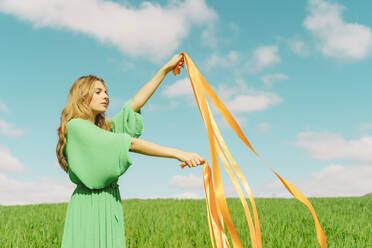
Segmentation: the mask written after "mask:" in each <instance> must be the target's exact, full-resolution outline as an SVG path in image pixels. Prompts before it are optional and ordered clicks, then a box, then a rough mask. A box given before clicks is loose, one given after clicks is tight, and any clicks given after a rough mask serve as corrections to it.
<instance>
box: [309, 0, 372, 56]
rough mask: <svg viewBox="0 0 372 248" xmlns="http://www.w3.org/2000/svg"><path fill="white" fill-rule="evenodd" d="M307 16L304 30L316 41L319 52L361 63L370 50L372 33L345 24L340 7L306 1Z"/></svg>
mask: <svg viewBox="0 0 372 248" xmlns="http://www.w3.org/2000/svg"><path fill="white" fill-rule="evenodd" d="M308 8H309V10H310V15H309V16H308V17H307V18H306V19H305V22H304V25H305V27H306V28H307V29H308V30H309V31H311V32H312V34H313V35H314V36H315V37H316V38H317V39H318V40H319V45H320V49H321V51H322V52H323V53H324V54H325V55H327V56H330V57H333V58H336V59H354V60H361V59H364V58H366V57H367V56H368V55H369V53H370V52H371V48H372V31H371V28H370V27H368V26H364V25H361V24H358V23H347V22H345V21H344V20H343V18H342V11H343V9H344V6H342V5H340V4H338V3H328V2H326V1H323V0H309V2H308Z"/></svg>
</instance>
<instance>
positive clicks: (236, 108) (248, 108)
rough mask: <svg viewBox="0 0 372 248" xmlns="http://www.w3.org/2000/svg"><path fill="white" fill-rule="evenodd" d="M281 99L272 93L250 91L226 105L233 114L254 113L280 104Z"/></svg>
mask: <svg viewBox="0 0 372 248" xmlns="http://www.w3.org/2000/svg"><path fill="white" fill-rule="evenodd" d="M282 101H283V99H282V98H280V97H279V96H278V95H277V94H275V93H273V92H264V91H252V93H251V94H247V95H238V96H235V97H234V98H233V99H231V100H230V101H228V102H227V103H226V107H227V108H228V109H229V110H230V111H233V112H236V113H237V112H254V111H262V110H265V109H268V108H269V106H271V105H275V104H278V103H280V102H282Z"/></svg>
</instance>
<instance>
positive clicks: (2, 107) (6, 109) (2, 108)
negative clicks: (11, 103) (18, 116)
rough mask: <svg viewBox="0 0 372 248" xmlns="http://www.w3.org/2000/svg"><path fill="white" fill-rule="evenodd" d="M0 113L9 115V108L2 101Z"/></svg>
mask: <svg viewBox="0 0 372 248" xmlns="http://www.w3.org/2000/svg"><path fill="white" fill-rule="evenodd" d="M0 112H4V113H9V112H10V111H9V108H8V106H6V104H5V103H3V102H1V101H0Z"/></svg>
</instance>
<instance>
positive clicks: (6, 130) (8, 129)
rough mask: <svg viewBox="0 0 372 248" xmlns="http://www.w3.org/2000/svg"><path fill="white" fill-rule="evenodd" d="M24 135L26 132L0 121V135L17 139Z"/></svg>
mask: <svg viewBox="0 0 372 248" xmlns="http://www.w3.org/2000/svg"><path fill="white" fill-rule="evenodd" d="M25 133H26V130H24V129H20V128H16V127H15V124H10V123H8V122H6V121H4V120H0V135H1V134H2V135H6V136H9V137H19V136H22V135H24V134H25Z"/></svg>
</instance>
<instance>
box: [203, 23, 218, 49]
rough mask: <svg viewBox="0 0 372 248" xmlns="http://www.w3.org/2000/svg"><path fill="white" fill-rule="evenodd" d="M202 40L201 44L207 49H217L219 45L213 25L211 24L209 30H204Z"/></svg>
mask: <svg viewBox="0 0 372 248" xmlns="http://www.w3.org/2000/svg"><path fill="white" fill-rule="evenodd" d="M200 38H201V44H202V45H204V46H206V47H210V48H216V47H217V45H218V39H217V35H216V28H215V26H214V25H212V24H209V25H208V26H207V28H206V29H204V30H203V32H202V34H201V36H200Z"/></svg>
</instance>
